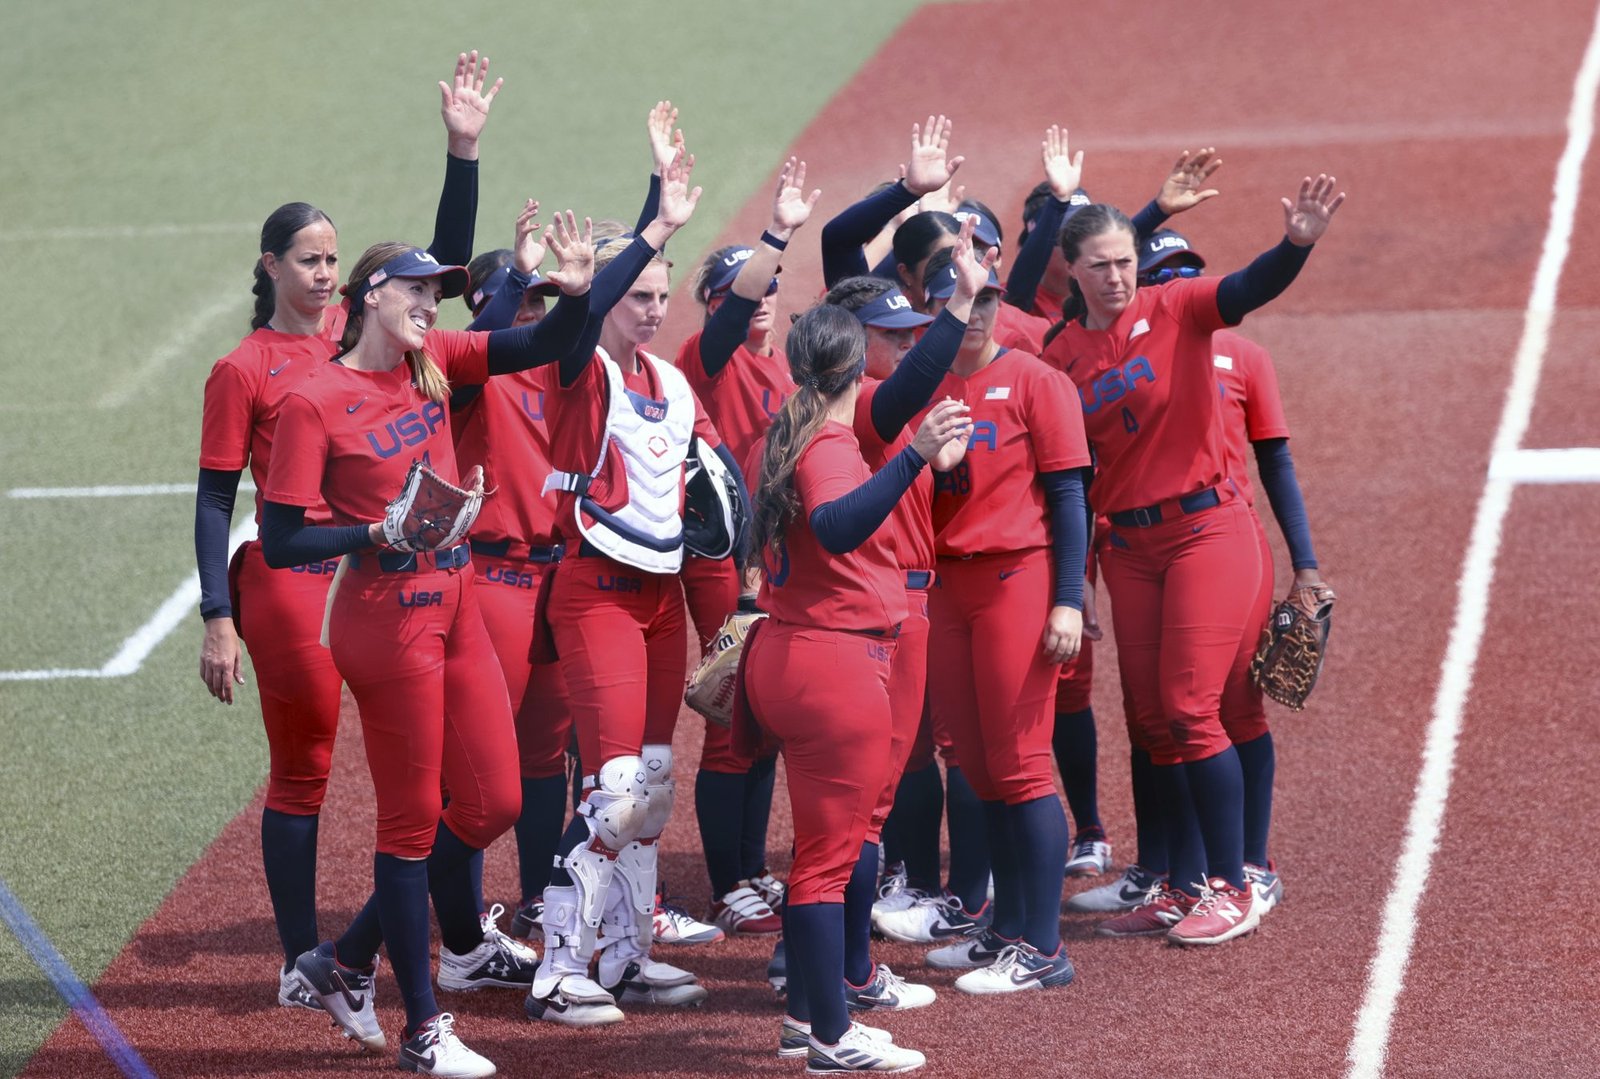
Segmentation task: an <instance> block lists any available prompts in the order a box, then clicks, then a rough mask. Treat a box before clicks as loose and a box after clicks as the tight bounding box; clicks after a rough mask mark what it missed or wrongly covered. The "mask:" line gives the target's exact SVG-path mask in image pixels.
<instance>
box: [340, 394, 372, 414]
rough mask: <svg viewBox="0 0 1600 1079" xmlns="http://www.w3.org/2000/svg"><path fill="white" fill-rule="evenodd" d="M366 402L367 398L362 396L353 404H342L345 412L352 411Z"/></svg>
mask: <svg viewBox="0 0 1600 1079" xmlns="http://www.w3.org/2000/svg"><path fill="white" fill-rule="evenodd" d="M366 403H367V399H366V398H365V397H363V398H362V399H361V400H359V401H357V402H356V403H355V404H353V405H345V406H344V410H345V411H346V412H354V411H355V410H356V409H358V408H360V407H361V406H362V405H364V404H366Z"/></svg>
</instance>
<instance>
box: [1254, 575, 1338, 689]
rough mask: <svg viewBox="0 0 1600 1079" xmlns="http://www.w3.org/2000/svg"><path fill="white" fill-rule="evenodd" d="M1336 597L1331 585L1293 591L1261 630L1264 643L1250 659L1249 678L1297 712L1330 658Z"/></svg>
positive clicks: (1311, 586) (1276, 608) (1313, 586)
mask: <svg viewBox="0 0 1600 1079" xmlns="http://www.w3.org/2000/svg"><path fill="white" fill-rule="evenodd" d="M1334 598H1335V597H1334V594H1333V589H1331V588H1329V587H1328V586H1327V585H1320V584H1319V585H1309V586H1306V587H1303V588H1295V589H1293V590H1291V591H1290V593H1289V598H1288V599H1286V600H1284V601H1283V602H1282V603H1280V604H1278V605H1277V607H1275V608H1273V611H1272V616H1271V617H1270V618H1268V619H1267V624H1266V625H1265V626H1263V627H1262V628H1261V643H1260V644H1258V645H1257V646H1256V654H1255V658H1254V659H1252V660H1251V661H1250V680H1251V681H1252V682H1254V683H1255V684H1256V685H1257V686H1259V687H1260V688H1261V692H1263V693H1265V694H1266V695H1267V696H1269V697H1271V698H1272V699H1273V700H1275V701H1277V702H1278V703H1279V704H1286V705H1288V706H1289V707H1290V708H1292V709H1294V710H1295V711H1296V712H1298V711H1300V709H1302V708H1304V707H1305V706H1306V698H1307V697H1309V696H1311V690H1312V688H1313V687H1315V686H1316V684H1317V675H1318V674H1320V673H1321V672H1322V661H1323V660H1324V659H1325V658H1327V654H1328V632H1329V630H1331V629H1332V628H1333V601H1334Z"/></svg>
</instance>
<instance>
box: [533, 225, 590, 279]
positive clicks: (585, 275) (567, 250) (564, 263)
mask: <svg viewBox="0 0 1600 1079" xmlns="http://www.w3.org/2000/svg"><path fill="white" fill-rule="evenodd" d="M544 242H545V246H547V247H549V248H550V251H551V253H552V254H554V255H555V257H556V268H555V269H553V270H551V271H550V272H549V273H547V274H545V279H546V280H549V281H554V282H555V283H556V284H557V285H558V286H559V287H560V288H561V291H562V293H564V294H565V295H567V296H581V295H583V294H584V293H585V292H588V291H589V282H591V281H593V280H594V222H593V221H591V220H589V218H587V217H586V218H584V219H583V230H582V231H581V232H580V231H579V229H578V219H577V217H576V216H575V215H574V214H573V212H572V211H571V210H568V211H567V212H566V213H565V214H563V213H560V212H559V211H558V212H557V213H556V217H555V220H554V221H553V222H551V223H550V224H549V225H547V226H545V230H544Z"/></svg>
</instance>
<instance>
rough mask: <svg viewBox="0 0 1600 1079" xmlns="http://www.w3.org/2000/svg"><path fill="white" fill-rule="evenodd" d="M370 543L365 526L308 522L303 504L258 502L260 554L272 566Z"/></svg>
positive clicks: (357, 548)
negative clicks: (259, 508) (259, 512)
mask: <svg viewBox="0 0 1600 1079" xmlns="http://www.w3.org/2000/svg"><path fill="white" fill-rule="evenodd" d="M371 546H372V537H371V536H370V535H369V534H368V531H367V526H366V525H308V524H306V510H305V507H304V506H290V505H286V504H284V503H282V502H263V503H262V504H261V553H262V555H263V556H264V557H265V558H266V560H267V565H269V566H271V567H272V568H273V569H287V568H288V567H290V566H303V565H305V564H306V563H307V562H325V561H327V560H328V559H330V558H338V557H339V556H340V555H346V554H349V553H350V552H351V551H361V550H366V549H367V548H369V547H371Z"/></svg>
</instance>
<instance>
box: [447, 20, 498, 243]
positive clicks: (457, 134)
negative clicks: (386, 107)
mask: <svg viewBox="0 0 1600 1079" xmlns="http://www.w3.org/2000/svg"><path fill="white" fill-rule="evenodd" d="M488 76H489V58H488V57H487V56H485V57H483V59H482V61H481V62H480V61H479V59H478V53H477V52H476V50H474V51H473V52H471V53H462V54H460V55H459V56H458V57H456V72H455V78H454V82H453V83H444V82H441V83H439V93H440V96H441V97H442V99H443V101H442V103H441V105H440V108H439V112H440V115H441V117H442V118H443V119H444V128H445V134H446V136H447V140H448V148H449V153H448V156H447V157H446V158H445V172H444V190H443V191H442V192H440V194H439V209H438V212H437V213H436V214H435V215H434V222H433V241H432V242H431V243H430V244H429V245H428V252H429V253H430V254H431V255H433V257H434V258H436V259H438V260H439V261H440V262H442V263H445V264H446V265H455V266H465V265H466V264H467V263H468V262H469V261H471V259H472V243H473V231H474V228H475V226H476V222H477V218H478V137H479V136H480V135H481V134H482V133H483V125H484V123H485V122H486V121H487V120H488V118H489V106H490V105H491V104H492V103H493V102H494V96H495V94H497V93H499V91H500V86H501V84H502V83H503V82H504V81H505V80H504V79H497V80H495V83H494V85H493V86H491V87H490V88H489V90H488V92H487V93H485V92H484V89H483V85H484V82H485V81H486V80H487V79H488Z"/></svg>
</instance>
